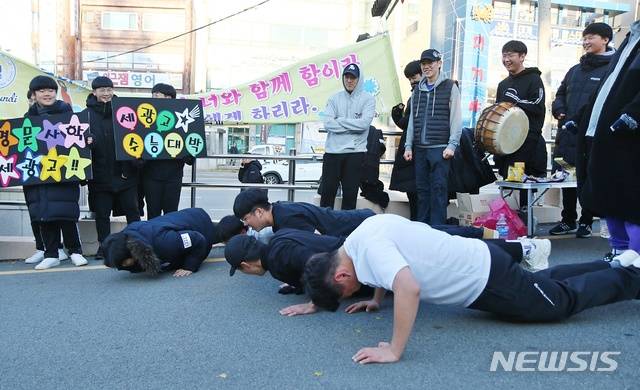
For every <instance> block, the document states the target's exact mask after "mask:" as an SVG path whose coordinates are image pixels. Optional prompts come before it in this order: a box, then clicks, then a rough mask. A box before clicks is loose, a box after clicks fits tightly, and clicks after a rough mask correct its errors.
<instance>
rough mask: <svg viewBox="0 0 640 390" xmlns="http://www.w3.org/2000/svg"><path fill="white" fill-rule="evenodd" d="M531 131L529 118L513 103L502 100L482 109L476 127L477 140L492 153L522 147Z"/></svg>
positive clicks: (510, 150)
mask: <svg viewBox="0 0 640 390" xmlns="http://www.w3.org/2000/svg"><path fill="white" fill-rule="evenodd" d="M528 132H529V118H527V115H526V114H525V113H524V111H523V110H522V109H521V108H520V107H518V106H516V105H515V104H513V103H509V102H502V103H496V104H494V105H491V106H489V107H487V108H485V109H484V111H482V114H480V118H479V119H478V123H477V124H476V129H475V139H476V142H477V143H479V144H481V145H482V146H483V147H484V148H485V150H486V151H487V152H489V153H492V154H498V155H504V154H511V153H513V152H515V151H516V150H518V149H520V147H521V146H522V144H524V141H525V139H526V138H527V133H528Z"/></svg>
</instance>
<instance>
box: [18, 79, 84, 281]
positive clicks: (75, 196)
mask: <svg viewBox="0 0 640 390" xmlns="http://www.w3.org/2000/svg"><path fill="white" fill-rule="evenodd" d="M29 91H30V92H31V96H32V97H33V99H34V104H33V105H31V106H30V107H29V111H27V113H26V114H25V117H34V116H39V117H47V116H50V115H56V114H63V113H68V112H72V111H73V110H72V109H71V106H70V105H69V104H68V103H65V102H63V101H62V100H57V99H56V94H57V91H58V83H57V82H56V81H55V80H54V79H53V78H51V77H48V76H44V75H41V76H36V77H34V78H33V79H32V80H31V82H30V83H29ZM91 141H92V139H91V138H89V137H87V143H89V144H90V143H91ZM22 190H23V192H24V197H25V202H26V204H27V208H28V209H29V217H30V219H31V228H32V230H33V235H34V238H35V240H36V252H35V253H34V254H33V255H31V256H30V257H28V258H27V259H25V263H27V264H36V266H35V269H37V270H44V269H48V268H51V267H56V266H58V265H60V261H61V260H66V259H67V258H68V256H67V254H66V253H65V252H64V250H63V249H62V243H61V240H60V234H62V236H63V238H64V243H65V245H66V247H67V249H68V250H69V254H70V257H71V261H72V262H73V264H75V265H76V266H83V265H85V264H87V260H86V259H85V258H84V256H82V244H81V243H80V236H79V234H78V227H77V224H78V218H79V217H80V205H79V200H80V185H79V183H78V182H63V183H47V184H36V185H30V186H23V188H22Z"/></svg>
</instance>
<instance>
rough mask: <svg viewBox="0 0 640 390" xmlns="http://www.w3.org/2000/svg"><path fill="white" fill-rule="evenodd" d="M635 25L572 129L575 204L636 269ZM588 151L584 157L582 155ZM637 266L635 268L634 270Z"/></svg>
mask: <svg viewBox="0 0 640 390" xmlns="http://www.w3.org/2000/svg"><path fill="white" fill-rule="evenodd" d="M639 64H640V20H636V21H635V22H633V23H632V24H631V27H630V31H629V33H628V35H627V37H626V38H625V39H624V41H623V42H622V44H621V45H620V46H619V47H618V49H617V50H616V52H615V54H613V56H612V57H611V61H610V63H609V66H608V68H607V73H606V75H605V76H604V77H603V78H602V81H601V82H600V85H599V87H598V91H597V92H596V94H594V96H593V97H592V99H591V100H590V101H589V103H588V104H586V105H585V110H584V113H583V115H582V116H581V118H580V121H579V125H578V156H584V155H585V154H586V155H588V158H589V159H588V160H584V158H582V157H581V158H578V160H577V166H576V168H577V176H578V196H579V197H580V204H581V205H582V207H583V208H586V209H587V210H589V211H590V212H591V213H593V214H594V215H597V216H600V217H602V218H605V219H606V222H607V227H608V228H609V233H610V235H611V237H610V238H609V245H610V246H611V247H612V249H613V252H616V253H617V255H616V256H615V257H613V259H614V260H618V262H621V263H624V262H629V261H633V260H635V261H636V263H637V264H640V203H639V201H638V199H640V186H639V185H638V183H640V170H639V169H638V167H640V153H638V151H640V89H639V88H638V85H640V72H638V67H639ZM587 151H588V153H587ZM639 266H640V265H639Z"/></svg>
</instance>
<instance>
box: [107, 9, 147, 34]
mask: <svg viewBox="0 0 640 390" xmlns="http://www.w3.org/2000/svg"><path fill="white" fill-rule="evenodd" d="M102 29H103V30H126V31H137V30H138V15H137V14H136V13H135V12H103V13H102Z"/></svg>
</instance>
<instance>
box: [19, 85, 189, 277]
mask: <svg viewBox="0 0 640 390" xmlns="http://www.w3.org/2000/svg"><path fill="white" fill-rule="evenodd" d="M91 89H92V92H91V93H90V94H89V95H88V96H87V100H86V106H87V109H86V111H87V113H88V116H89V125H90V129H89V132H88V133H87V134H85V136H86V138H87V144H88V145H89V147H90V148H91V157H92V164H91V169H92V172H93V177H92V179H91V180H89V181H88V186H89V208H90V209H91V210H92V211H93V212H94V213H95V224H96V231H97V235H98V242H99V247H98V252H97V254H96V259H102V258H103V256H104V249H103V245H102V244H103V242H104V241H105V239H106V238H107V237H108V236H109V234H110V233H111V225H110V217H111V214H112V212H113V213H114V214H116V213H117V214H120V215H122V214H124V215H125V216H126V219H127V223H128V224H130V223H132V222H135V221H139V220H140V211H139V209H138V191H137V188H138V183H139V181H141V182H142V184H143V188H144V196H145V198H146V201H147V213H148V219H151V218H154V217H157V216H159V215H161V214H162V213H169V212H172V211H176V210H177V209H178V204H179V201H180V190H181V184H182V176H183V167H184V164H185V162H186V163H187V164H191V163H193V160H192V159H190V158H186V159H184V160H181V159H175V160H157V161H147V162H143V161H142V160H134V161H117V160H116V145H115V141H114V129H113V119H112V106H111V101H112V99H113V97H114V96H115V95H114V89H113V82H112V81H111V80H110V79H109V78H107V77H103V76H100V77H97V78H95V79H94V80H93V81H92V83H91ZM57 90H58V84H57V82H56V81H55V80H54V79H53V78H51V77H48V76H36V77H35V78H34V79H33V80H32V81H31V83H30V84H29V95H30V98H32V99H33V101H34V103H33V104H32V105H31V107H30V108H29V111H28V112H27V113H26V114H25V116H48V115H55V114H62V113H67V112H72V109H71V106H70V105H69V104H67V103H65V102H63V101H61V100H57V99H56V95H57ZM152 97H154V98H170V99H174V98H175V97H176V91H175V89H174V88H173V87H172V86H170V85H167V84H157V85H155V86H154V87H153V90H152ZM79 186H80V183H79V182H64V183H51V184H40V185H33V186H24V187H23V191H24V195H25V201H26V204H27V207H28V209H29V216H30V219H31V226H32V229H33V235H34V238H35V241H36V252H35V253H34V254H33V255H32V256H30V257H29V258H27V259H25V263H27V264H37V265H36V267H35V268H36V269H38V270H42V269H47V268H51V267H55V266H57V265H59V264H60V261H61V260H65V259H66V258H67V254H66V253H65V252H64V250H63V246H62V243H61V240H60V236H61V234H62V238H63V239H64V246H65V247H66V248H67V249H68V251H69V257H70V258H71V261H72V262H73V263H74V264H75V265H76V266H81V265H85V264H87V260H86V259H85V258H84V257H83V256H82V245H81V242H80V236H79V232H78V226H77V222H78V218H79V216H80V207H79V198H80V189H79Z"/></svg>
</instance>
